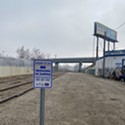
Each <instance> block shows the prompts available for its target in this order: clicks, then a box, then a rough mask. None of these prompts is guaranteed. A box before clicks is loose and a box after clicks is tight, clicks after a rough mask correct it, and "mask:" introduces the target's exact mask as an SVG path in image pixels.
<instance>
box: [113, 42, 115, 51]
mask: <svg viewBox="0 0 125 125" xmlns="http://www.w3.org/2000/svg"><path fill="white" fill-rule="evenodd" d="M113 50H115V42H114V43H113Z"/></svg>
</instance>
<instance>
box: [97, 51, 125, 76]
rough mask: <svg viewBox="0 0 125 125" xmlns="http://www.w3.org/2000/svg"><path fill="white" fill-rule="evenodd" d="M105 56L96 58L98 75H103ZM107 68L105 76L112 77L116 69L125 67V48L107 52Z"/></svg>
mask: <svg viewBox="0 0 125 125" xmlns="http://www.w3.org/2000/svg"><path fill="white" fill-rule="evenodd" d="M103 62H104V57H101V58H98V60H96V70H95V75H96V76H103ZM104 67H105V70H104V74H105V75H104V76H105V77H110V76H111V74H112V73H113V71H114V70H116V69H119V70H121V69H124V68H125V50H113V51H106V52H105V66H104Z"/></svg>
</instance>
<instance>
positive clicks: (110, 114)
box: [0, 73, 125, 125]
mask: <svg viewBox="0 0 125 125" xmlns="http://www.w3.org/2000/svg"><path fill="white" fill-rule="evenodd" d="M0 125H39V89H35V90H33V91H31V92H29V93H27V94H25V95H23V96H21V97H19V98H17V99H14V100H13V101H9V102H7V103H5V104H1V105H0ZM45 125H125V83H123V82H118V81H113V80H107V79H101V78H96V77H93V76H91V75H87V74H81V73H67V74H65V75H64V76H61V77H59V78H57V79H56V80H54V81H53V88H52V89H47V90H46V102H45Z"/></svg>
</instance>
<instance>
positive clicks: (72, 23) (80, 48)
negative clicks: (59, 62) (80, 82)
mask: <svg viewBox="0 0 125 125" xmlns="http://www.w3.org/2000/svg"><path fill="white" fill-rule="evenodd" d="M117 1H118V0H111V1H108V0H106V1H101V3H100V0H93V1H92V0H77V1H76V0H63V1H59V0H46V1H40V0H36V1H35V0H22V1H17V0H12V1H9V0H5V1H2V0H1V1H0V15H1V20H0V27H1V28H0V41H1V48H0V51H2V50H5V51H6V52H7V53H9V54H11V52H12V55H13V54H14V50H16V49H17V48H18V47H19V46H21V45H24V46H25V47H26V48H29V49H32V48H34V47H36V48H39V49H41V51H44V52H50V53H51V55H52V56H54V54H57V56H58V57H68V56H72V57H73V56H92V53H93V50H92V46H93V36H92V34H93V28H94V26H93V25H94V21H101V22H102V23H104V24H106V25H108V26H111V27H112V28H114V27H115V26H116V27H117V26H118V24H120V23H121V22H122V20H123V19H124V16H123V12H124V11H123V10H124V4H120V3H119V4H118V2H117ZM107 2H108V4H107ZM120 2H121V1H120ZM117 6H118V7H117ZM120 13H121V14H120ZM117 17H118V18H119V19H118V18H117ZM122 31H123V29H122ZM123 36H124V35H123V33H121V36H120V38H121V40H122V39H123ZM7 45H9V46H7Z"/></svg>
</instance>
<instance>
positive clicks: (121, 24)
mask: <svg viewBox="0 0 125 125" xmlns="http://www.w3.org/2000/svg"><path fill="white" fill-rule="evenodd" d="M123 25H125V22H124V23H122V24H121V25H120V26H118V27H117V28H116V30H118V29H119V28H121V27H122V26H123Z"/></svg>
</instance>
